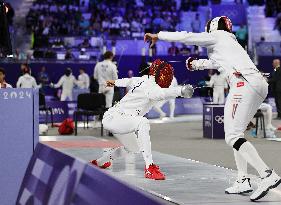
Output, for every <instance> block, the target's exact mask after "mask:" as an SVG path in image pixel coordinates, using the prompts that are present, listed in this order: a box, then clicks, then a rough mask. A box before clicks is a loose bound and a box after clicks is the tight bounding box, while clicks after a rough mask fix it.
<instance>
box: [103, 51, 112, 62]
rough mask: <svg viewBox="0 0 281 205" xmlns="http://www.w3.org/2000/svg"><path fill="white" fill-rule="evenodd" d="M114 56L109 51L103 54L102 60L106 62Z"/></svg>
mask: <svg viewBox="0 0 281 205" xmlns="http://www.w3.org/2000/svg"><path fill="white" fill-rule="evenodd" d="M113 56H114V54H113V53H112V52H111V51H106V52H105V53H104V54H103V59H104V60H107V59H110V58H112V57H113Z"/></svg>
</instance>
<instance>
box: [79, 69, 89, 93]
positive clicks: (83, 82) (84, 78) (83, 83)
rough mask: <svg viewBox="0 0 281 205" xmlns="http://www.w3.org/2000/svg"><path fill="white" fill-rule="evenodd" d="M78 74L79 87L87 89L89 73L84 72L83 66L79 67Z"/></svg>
mask: <svg viewBox="0 0 281 205" xmlns="http://www.w3.org/2000/svg"><path fill="white" fill-rule="evenodd" d="M79 73H80V75H79V76H78V86H79V88H81V89H89V86H90V78H89V75H88V74H87V73H86V72H85V69H84V68H80V69H79Z"/></svg>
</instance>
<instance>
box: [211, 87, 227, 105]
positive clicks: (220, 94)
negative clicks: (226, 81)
mask: <svg viewBox="0 0 281 205" xmlns="http://www.w3.org/2000/svg"><path fill="white" fill-rule="evenodd" d="M224 100H225V97H224V87H223V86H217V87H214V92H213V103H215V104H224Z"/></svg>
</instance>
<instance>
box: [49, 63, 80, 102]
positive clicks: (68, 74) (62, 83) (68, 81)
mask: <svg viewBox="0 0 281 205" xmlns="http://www.w3.org/2000/svg"><path fill="white" fill-rule="evenodd" d="M76 84H77V81H76V79H75V77H74V76H73V75H72V70H71V69H70V68H67V69H66V70H65V74H64V75H63V76H62V77H61V78H60V79H59V81H58V83H57V84H54V85H53V84H51V87H54V88H60V87H62V93H61V97H60V100H61V101H65V100H66V99H68V100H69V101H72V100H73V98H72V91H73V87H74V85H76Z"/></svg>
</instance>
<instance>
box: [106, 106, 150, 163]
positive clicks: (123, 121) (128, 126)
mask: <svg viewBox="0 0 281 205" xmlns="http://www.w3.org/2000/svg"><path fill="white" fill-rule="evenodd" d="M102 123H103V125H104V128H105V129H107V130H109V131H110V132H112V133H113V134H114V136H115V137H116V138H117V139H118V140H119V141H120V142H121V143H122V144H123V145H124V149H125V150H127V151H129V152H142V155H143V158H144V160H145V163H146V166H147V167H148V166H149V165H150V164H152V163H153V160H152V154H151V142H150V135H149V131H150V125H149V121H148V119H147V118H145V117H142V116H131V115H127V114H123V113H119V112H117V111H111V112H110V111H107V112H106V113H105V114H104V117H103V120H102ZM128 138H130V140H128Z"/></svg>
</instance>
